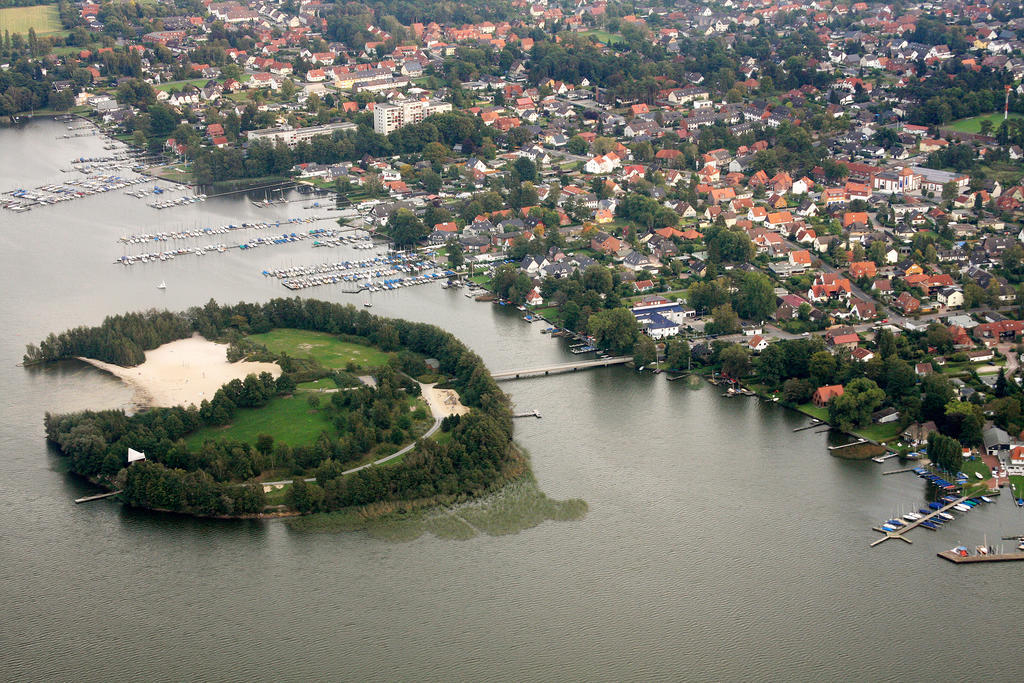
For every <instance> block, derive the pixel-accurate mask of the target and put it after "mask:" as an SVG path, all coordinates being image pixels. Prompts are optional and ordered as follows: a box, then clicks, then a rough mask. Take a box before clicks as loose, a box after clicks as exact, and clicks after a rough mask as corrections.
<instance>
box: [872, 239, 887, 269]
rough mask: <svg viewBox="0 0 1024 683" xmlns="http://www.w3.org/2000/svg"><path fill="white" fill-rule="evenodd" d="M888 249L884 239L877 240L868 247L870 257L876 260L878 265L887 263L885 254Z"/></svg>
mask: <svg viewBox="0 0 1024 683" xmlns="http://www.w3.org/2000/svg"><path fill="white" fill-rule="evenodd" d="M887 251H888V248H887V247H886V244H885V242H883V241H882V240H875V241H874V242H872V243H871V246H869V247H868V258H869V259H871V260H872V261H874V262H875V265H876V266H884V265H885V263H886V260H885V255H886V252H887Z"/></svg>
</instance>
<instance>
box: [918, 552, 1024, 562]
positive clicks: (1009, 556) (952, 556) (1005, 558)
mask: <svg viewBox="0 0 1024 683" xmlns="http://www.w3.org/2000/svg"><path fill="white" fill-rule="evenodd" d="M936 554H937V555H938V556H939V557H941V558H942V559H944V560H949V561H950V562H952V563H953V564H971V563H972V562H1015V561H1020V560H1024V552H1016V553H999V554H996V555H993V554H989V555H968V556H967V557H964V556H963V555H957V554H956V553H954V552H953V551H952V550H943V551H942V552H941V553H936Z"/></svg>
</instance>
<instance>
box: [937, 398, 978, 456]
mask: <svg viewBox="0 0 1024 683" xmlns="http://www.w3.org/2000/svg"><path fill="white" fill-rule="evenodd" d="M984 426H985V415H984V413H982V411H981V407H980V406H976V405H974V404H973V403H965V402H964V401H950V402H949V403H948V404H946V414H945V419H944V420H943V427H944V428H943V430H942V431H944V432H945V433H946V434H948V435H949V436H952V437H953V438H956V439H959V441H960V443H962V444H965V445H967V446H980V445H981V430H982V427H984Z"/></svg>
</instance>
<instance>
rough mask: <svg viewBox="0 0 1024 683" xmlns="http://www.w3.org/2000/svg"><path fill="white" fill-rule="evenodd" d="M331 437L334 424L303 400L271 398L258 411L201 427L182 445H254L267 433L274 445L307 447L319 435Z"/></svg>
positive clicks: (239, 412) (242, 412)
mask: <svg viewBox="0 0 1024 683" xmlns="http://www.w3.org/2000/svg"><path fill="white" fill-rule="evenodd" d="M323 431H326V432H327V433H328V434H330V435H332V436H333V435H334V433H335V430H334V425H332V424H331V423H330V422H328V421H327V420H326V419H324V417H323V415H322V413H321V412H320V411H319V410H315V409H313V408H311V407H310V406H309V404H308V403H307V402H306V400H305V398H304V397H295V398H290V397H276V398H272V399H271V400H270V401H269V402H268V403H267V405H265V406H263V407H262V408H239V409H238V410H237V411H236V412H235V419H234V420H232V421H231V424H229V425H226V426H223V427H203V428H202V429H199V430H197V431H195V432H193V433H192V434H190V435H189V436H187V437H186V438H185V444H186V445H187V446H188V447H189V448H190V449H192V450H198V449H199V448H200V447H201V446H202V445H203V442H204V441H206V440H207V439H232V440H236V441H245V442H246V443H250V444H255V443H256V437H257V436H258V435H260V434H271V435H272V436H273V437H274V441H275V442H282V443H286V444H288V445H289V446H301V445H308V444H311V443H313V442H314V441H316V438H317V437H318V436H320V432H323Z"/></svg>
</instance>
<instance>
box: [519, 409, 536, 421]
mask: <svg viewBox="0 0 1024 683" xmlns="http://www.w3.org/2000/svg"><path fill="white" fill-rule="evenodd" d="M512 417H535V418H537V419H538V420H539V419H540V411H539V410H531V411H529V412H526V413H512Z"/></svg>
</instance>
